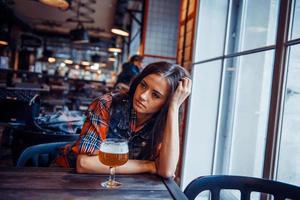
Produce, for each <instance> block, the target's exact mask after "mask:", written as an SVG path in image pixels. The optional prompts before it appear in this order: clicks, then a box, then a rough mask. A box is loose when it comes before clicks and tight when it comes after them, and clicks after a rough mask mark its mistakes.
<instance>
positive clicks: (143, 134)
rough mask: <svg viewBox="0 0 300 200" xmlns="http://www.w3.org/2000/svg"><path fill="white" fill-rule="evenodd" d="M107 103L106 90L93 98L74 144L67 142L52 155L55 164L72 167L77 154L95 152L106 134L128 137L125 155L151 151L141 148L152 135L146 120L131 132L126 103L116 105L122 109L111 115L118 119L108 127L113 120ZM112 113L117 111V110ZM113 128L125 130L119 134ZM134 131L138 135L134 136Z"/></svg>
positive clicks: (131, 117)
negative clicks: (57, 154) (128, 151)
mask: <svg viewBox="0 0 300 200" xmlns="http://www.w3.org/2000/svg"><path fill="white" fill-rule="evenodd" d="M111 104H112V94H110V93H109V94H105V95H103V96H101V97H99V98H97V99H95V100H94V101H93V102H92V103H91V104H90V106H89V108H88V110H87V112H86V116H87V118H86V121H85V123H84V124H83V127H82V130H81V133H80V136H79V139H78V140H77V141H76V142H75V144H73V145H72V144H69V145H67V146H65V147H64V148H63V149H62V150H61V152H60V156H58V158H57V159H56V163H57V164H58V165H59V166H63V167H75V165H76V157H77V155H78V154H87V155H97V154H98V152H99V149H100V143H101V141H102V140H104V139H105V138H106V137H122V138H126V139H128V140H129V149H130V155H129V157H131V158H135V159H147V158H149V154H151V153H150V152H149V151H150V150H145V148H148V147H149V145H148V146H147V145H146V144H149V143H151V142H150V140H153V138H151V137H150V136H149V130H150V129H151V128H152V126H149V123H148V125H145V126H144V128H142V130H139V131H137V132H136V133H135V134H132V133H134V131H135V129H136V113H135V112H134V111H133V110H129V109H128V108H127V107H128V106H125V108H123V107H124V105H120V106H119V109H123V110H122V111H123V112H121V116H114V115H113V116H114V117H113V118H116V119H117V120H119V121H117V125H115V126H117V127H112V124H113V123H110V108H111ZM120 104H121V102H120ZM128 110H129V111H128ZM124 112H125V113H124ZM128 112H130V113H128ZM116 113H120V111H118V112H116ZM126 115H127V116H129V118H128V117H126ZM128 120H129V122H128ZM115 121H116V120H115ZM150 124H151V123H150ZM116 128H120V129H119V130H125V132H126V133H125V134H124V133H123V135H122V133H119V131H117V129H116ZM123 132H124V131H123ZM120 134H121V135H120ZM137 135H138V137H136V136H137ZM146 146H147V147H146Z"/></svg>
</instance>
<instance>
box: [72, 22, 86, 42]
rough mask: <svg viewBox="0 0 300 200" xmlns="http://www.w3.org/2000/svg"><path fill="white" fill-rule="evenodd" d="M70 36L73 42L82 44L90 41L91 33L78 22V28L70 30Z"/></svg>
mask: <svg viewBox="0 0 300 200" xmlns="http://www.w3.org/2000/svg"><path fill="white" fill-rule="evenodd" d="M70 36H71V40H72V42H73V43H77V44H82V43H88V42H89V33H88V31H87V30H85V29H84V27H83V25H81V24H78V26H77V28H76V29H73V30H71V31H70Z"/></svg>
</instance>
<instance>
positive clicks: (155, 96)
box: [152, 93, 160, 99]
mask: <svg viewBox="0 0 300 200" xmlns="http://www.w3.org/2000/svg"><path fill="white" fill-rule="evenodd" d="M152 96H153V97H154V98H156V99H159V98H160V96H159V95H158V94H156V93H153V94H152Z"/></svg>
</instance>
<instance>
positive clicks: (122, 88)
mask: <svg viewBox="0 0 300 200" xmlns="http://www.w3.org/2000/svg"><path fill="white" fill-rule="evenodd" d="M142 67H143V57H142V56H140V55H134V56H132V57H130V60H129V62H127V63H124V64H123V65H122V71H121V73H120V74H119V75H118V79H117V82H116V85H115V88H116V90H117V91H118V92H120V93H126V92H128V91H129V85H130V83H131V81H132V80H133V78H135V77H136V76H137V75H138V74H139V73H140V71H141V69H142Z"/></svg>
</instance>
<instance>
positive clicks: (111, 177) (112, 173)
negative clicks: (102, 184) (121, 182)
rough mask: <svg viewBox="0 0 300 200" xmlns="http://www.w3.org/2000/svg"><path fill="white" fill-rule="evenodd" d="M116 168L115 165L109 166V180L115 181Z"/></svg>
mask: <svg viewBox="0 0 300 200" xmlns="http://www.w3.org/2000/svg"><path fill="white" fill-rule="evenodd" d="M115 172H116V171H115V168H114V167H109V180H108V181H109V182H110V183H113V182H114V181H115Z"/></svg>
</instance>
